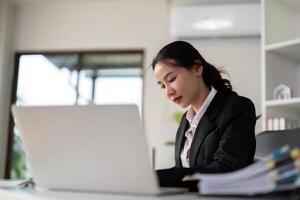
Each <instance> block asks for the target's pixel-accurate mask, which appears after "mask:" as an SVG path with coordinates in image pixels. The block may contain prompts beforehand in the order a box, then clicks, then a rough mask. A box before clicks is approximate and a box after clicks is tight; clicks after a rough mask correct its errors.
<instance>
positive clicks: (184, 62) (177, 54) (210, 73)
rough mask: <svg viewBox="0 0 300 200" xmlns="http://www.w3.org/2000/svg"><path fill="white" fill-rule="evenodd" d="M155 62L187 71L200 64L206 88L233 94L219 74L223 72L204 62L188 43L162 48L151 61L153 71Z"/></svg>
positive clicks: (178, 42)
mask: <svg viewBox="0 0 300 200" xmlns="http://www.w3.org/2000/svg"><path fill="white" fill-rule="evenodd" d="M157 62H164V63H166V64H169V65H173V66H179V67H184V68H187V69H191V68H192V67H193V65H195V64H200V65H202V66H203V72H202V77H203V80H204V83H205V84H206V85H207V86H208V87H211V86H213V87H214V88H215V89H216V90H217V91H223V92H233V91H232V86H231V83H230V81H229V80H228V79H223V78H222V76H221V73H224V71H222V70H219V69H217V68H216V67H215V66H213V65H212V64H210V63H208V62H206V61H205V59H204V58H203V57H202V56H201V54H200V53H199V52H198V50H197V49H196V48H195V47H193V46H192V45H191V44H190V43H188V42H185V41H175V42H172V43H170V44H168V45H166V46H164V47H163V48H162V49H161V50H160V51H159V52H158V54H157V56H156V57H155V58H154V59H153V62H152V69H153V70H154V68H155V65H156V63H157Z"/></svg>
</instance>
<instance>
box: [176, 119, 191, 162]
mask: <svg viewBox="0 0 300 200" xmlns="http://www.w3.org/2000/svg"><path fill="white" fill-rule="evenodd" d="M185 116H186V115H183V117H184V120H183V122H182V124H181V125H180V127H179V129H178V133H177V135H176V144H175V165H176V166H177V167H181V166H182V164H181V159H180V154H181V150H182V148H183V145H184V142H185V135H184V134H185V132H186V130H187V129H188V127H189V123H188V121H187V119H185Z"/></svg>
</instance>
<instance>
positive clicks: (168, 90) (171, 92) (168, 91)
mask: <svg viewBox="0 0 300 200" xmlns="http://www.w3.org/2000/svg"><path fill="white" fill-rule="evenodd" d="M174 94H175V90H174V89H173V88H172V87H170V86H166V96H167V97H168V98H169V99H171V97H172V96H173V95H174Z"/></svg>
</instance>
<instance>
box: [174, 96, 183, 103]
mask: <svg viewBox="0 0 300 200" xmlns="http://www.w3.org/2000/svg"><path fill="white" fill-rule="evenodd" d="M181 98H182V97H181V96H180V97H176V98H175V99H174V100H173V101H174V102H175V103H177V104H178V103H180V101H181Z"/></svg>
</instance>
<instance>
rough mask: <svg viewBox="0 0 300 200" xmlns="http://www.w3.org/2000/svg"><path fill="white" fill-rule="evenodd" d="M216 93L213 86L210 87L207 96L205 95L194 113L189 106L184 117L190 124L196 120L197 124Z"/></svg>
mask: <svg viewBox="0 0 300 200" xmlns="http://www.w3.org/2000/svg"><path fill="white" fill-rule="evenodd" d="M216 93H217V90H216V89H215V88H214V87H211V90H210V92H209V94H208V96H207V97H206V99H205V101H204V102H203V104H202V106H201V107H200V109H199V110H198V112H197V113H195V111H194V109H192V107H191V106H190V107H189V109H188V112H187V114H186V119H187V120H188V121H189V123H190V124H193V121H194V122H196V124H198V122H199V121H200V119H201V117H202V116H203V114H204V113H205V111H206V110H207V108H208V106H209V104H210V103H211V101H212V100H213V98H214V96H215V95H216Z"/></svg>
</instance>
